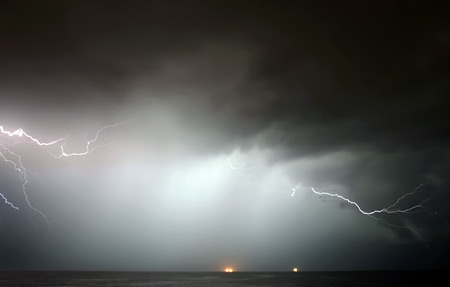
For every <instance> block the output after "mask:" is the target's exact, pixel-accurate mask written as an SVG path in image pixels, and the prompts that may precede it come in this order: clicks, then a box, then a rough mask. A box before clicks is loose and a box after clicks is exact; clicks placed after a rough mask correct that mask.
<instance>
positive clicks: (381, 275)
mask: <svg viewBox="0 0 450 287" xmlns="http://www.w3.org/2000/svg"><path fill="white" fill-rule="evenodd" d="M446 273H447V272H444V271H371V272H365V271H364V272H362V271H360V272H299V273H293V272H235V273H222V272H220V273H219V272H217V273H216V272H50V271H45V272H41V271H39V272H38V271H33V272H29V271H23V272H22V271H2V272H0V286H2V287H3V286H67V287H68V286H124V287H126V286H211V287H215V286H323V287H328V286H396V287H399V286H437V285H440V286H441V285H443V286H445V285H447V284H448V283H449V280H448V279H447V278H446V277H444V275H447V274H446ZM435 280H444V281H443V282H439V281H435ZM447 286H448V285H447Z"/></svg>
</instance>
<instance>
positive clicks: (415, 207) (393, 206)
mask: <svg viewBox="0 0 450 287" xmlns="http://www.w3.org/2000/svg"><path fill="white" fill-rule="evenodd" d="M423 186H424V184H419V185H418V186H417V187H416V188H415V189H414V190H413V191H411V192H408V193H405V194H404V195H402V196H401V197H399V198H397V200H396V201H395V202H394V203H393V204H391V205H389V206H388V207H385V208H382V209H375V210H372V211H365V210H363V209H362V208H361V206H359V204H358V203H356V202H355V201H352V200H350V199H348V198H346V197H344V196H342V195H340V194H337V193H329V192H320V191H316V190H315V189H314V187H311V190H312V192H313V193H314V194H317V195H320V196H329V197H335V198H339V199H341V200H343V201H345V202H347V203H348V204H350V205H353V206H355V207H356V209H357V210H358V211H359V212H360V213H362V214H363V215H366V216H368V217H370V218H372V219H374V220H376V221H378V222H381V223H383V224H384V225H387V226H389V227H394V228H402V229H407V230H409V231H411V232H412V233H414V234H415V235H416V236H417V237H418V238H419V240H420V241H421V242H422V243H423V244H425V246H426V247H427V248H428V247H429V246H428V245H427V244H426V243H425V242H424V241H423V239H422V235H421V234H420V232H419V231H417V230H416V229H414V228H412V227H410V226H406V225H398V224H393V223H390V222H388V221H386V220H383V219H381V218H379V217H376V216H375V215H376V214H382V213H385V214H397V213H405V214H409V213H411V212H414V211H417V210H425V211H427V212H428V213H430V214H432V213H431V212H430V211H429V210H428V209H427V208H425V206H424V205H423V204H424V203H425V202H426V201H428V200H429V199H430V198H431V196H430V197H428V198H426V199H424V200H422V202H421V203H420V204H416V205H413V206H410V207H408V208H405V209H400V208H397V207H396V206H397V205H398V204H399V203H400V202H402V200H403V199H405V198H406V197H408V196H410V195H413V194H415V193H416V192H417V191H419V190H420V189H421V188H422V187H423ZM299 187H300V186H299V185H297V186H296V187H294V188H292V191H293V193H292V194H291V195H292V196H293V195H294V194H295V191H296V189H297V188H299Z"/></svg>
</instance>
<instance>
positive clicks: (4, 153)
mask: <svg viewBox="0 0 450 287" xmlns="http://www.w3.org/2000/svg"><path fill="white" fill-rule="evenodd" d="M127 122H129V120H127V121H123V122H119V123H117V124H111V125H107V126H104V127H102V128H100V129H99V130H97V132H96V133H95V136H94V137H93V138H92V139H89V140H88V139H86V138H85V142H86V144H85V146H84V147H83V149H82V150H81V151H79V152H71V153H68V152H66V150H65V147H66V145H67V142H68V137H69V135H70V134H69V135H67V136H65V137H62V138H58V139H56V140H53V141H50V142H44V141H41V140H39V139H38V138H36V137H34V136H32V135H31V134H29V133H27V132H25V131H24V130H23V129H21V128H20V129H17V130H13V131H11V130H7V129H5V128H4V127H3V126H0V136H1V135H2V134H3V135H5V136H8V137H9V138H12V139H15V138H21V139H22V140H18V141H14V142H12V143H9V142H4V141H0V157H1V158H2V159H3V161H4V162H5V163H7V164H9V165H10V166H12V168H13V169H14V170H15V171H16V172H18V174H19V180H20V181H21V182H22V193H23V195H24V198H25V201H26V203H27V205H28V210H29V212H30V217H31V215H32V212H36V213H38V214H39V215H41V216H42V217H43V218H44V219H45V221H46V222H47V223H49V220H48V217H47V216H46V215H45V214H44V213H43V212H42V211H41V210H39V209H37V208H36V207H34V206H33V205H32V203H31V201H30V199H29V196H28V193H27V185H28V184H29V181H30V177H29V173H30V172H31V171H30V170H29V169H27V168H25V166H24V165H23V163H22V157H21V155H20V154H18V153H16V152H14V151H13V150H12V149H13V148H14V147H15V146H16V145H18V144H22V143H26V144H34V145H37V146H39V147H43V148H45V149H46V151H47V152H48V153H49V154H50V155H51V156H53V157H54V158H57V159H61V158H68V157H75V156H85V155H88V154H90V153H92V152H94V151H95V150H96V149H99V148H103V147H106V146H108V145H110V144H112V143H113V142H109V143H106V144H99V145H95V143H96V142H97V141H98V140H99V138H100V136H101V134H102V132H104V131H105V130H107V129H111V128H116V127H118V126H120V125H123V124H125V123H127ZM49 147H56V148H57V149H58V150H59V153H57V154H55V153H52V152H51V151H50V150H49ZM0 197H1V199H3V201H4V203H5V204H7V205H9V206H10V207H11V208H13V209H15V210H19V208H18V207H17V206H16V205H15V204H13V203H12V202H11V201H9V200H8V198H7V197H6V196H5V195H4V194H3V193H1V192H0ZM33 223H34V222H33ZM35 226H36V225H35Z"/></svg>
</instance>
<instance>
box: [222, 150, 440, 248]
mask: <svg viewBox="0 0 450 287" xmlns="http://www.w3.org/2000/svg"><path fill="white" fill-rule="evenodd" d="M227 163H228V166H229V167H230V168H231V169H232V170H233V171H235V172H237V173H238V174H239V175H244V176H246V177H248V176H249V175H246V174H242V173H240V171H241V170H244V171H245V170H250V169H254V167H248V166H247V164H248V163H247V162H246V163H245V164H243V165H239V164H233V162H232V161H231V160H230V158H229V157H228V158H227ZM247 184H250V185H254V186H257V187H259V188H262V189H263V190H266V191H267V190H269V189H268V188H267V187H266V186H264V185H263V184H260V183H255V182H252V181H249V182H247ZM424 186H425V184H423V183H422V184H419V185H418V186H417V187H416V188H414V189H413V190H412V191H411V192H408V193H405V194H403V195H402V196H400V197H398V198H397V199H396V200H395V201H394V202H393V203H392V204H391V205H389V206H387V207H384V208H381V209H375V210H371V211H366V210H364V209H363V208H361V206H360V205H359V204H358V203H357V202H356V201H353V200H351V199H349V198H347V197H344V196H343V195H340V194H338V193H330V192H323V191H317V190H316V189H315V188H314V187H309V189H310V190H311V191H312V192H313V193H314V194H316V195H319V196H327V197H332V198H337V199H339V200H342V201H344V202H346V203H348V204H350V205H352V206H354V207H355V208H356V210H358V212H359V213H361V214H363V215H365V216H368V217H370V218H372V219H374V220H376V221H378V222H380V223H382V224H384V225H386V226H389V227H392V228H400V229H406V230H408V231H410V232H411V233H413V234H415V235H416V236H417V238H418V239H419V240H420V241H421V242H422V243H423V244H424V245H425V246H426V247H429V246H428V245H427V244H426V243H425V241H424V240H423V238H422V235H421V233H420V232H419V231H417V230H416V229H414V228H412V227H411V226H407V225H399V224H394V223H391V222H389V221H386V220H384V219H382V218H380V217H377V215H381V214H388V215H395V214H411V213H415V212H420V211H425V212H427V213H428V214H430V215H436V214H437V212H434V213H433V212H431V211H430V210H429V209H427V208H426V207H425V203H426V202H427V201H429V200H430V199H431V197H432V196H433V194H432V195H430V196H428V197H427V198H425V199H423V200H422V201H421V202H420V203H418V204H413V205H410V206H409V207H406V208H399V207H398V206H399V205H400V204H401V203H402V202H403V201H404V200H405V199H406V198H408V197H411V196H413V195H414V194H416V193H417V192H419V191H420V190H421V189H422V188H423V187H424ZM300 188H303V187H302V186H301V185H300V184H297V185H296V186H294V187H292V188H291V192H290V194H289V195H290V196H291V197H294V196H295V194H296V192H297V191H298V189H300ZM274 191H277V192H278V193H283V192H282V191H280V190H274Z"/></svg>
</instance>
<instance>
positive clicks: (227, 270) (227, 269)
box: [225, 268, 233, 273]
mask: <svg viewBox="0 0 450 287" xmlns="http://www.w3.org/2000/svg"><path fill="white" fill-rule="evenodd" d="M225 272H227V273H231V272H233V268H226V269H225Z"/></svg>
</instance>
